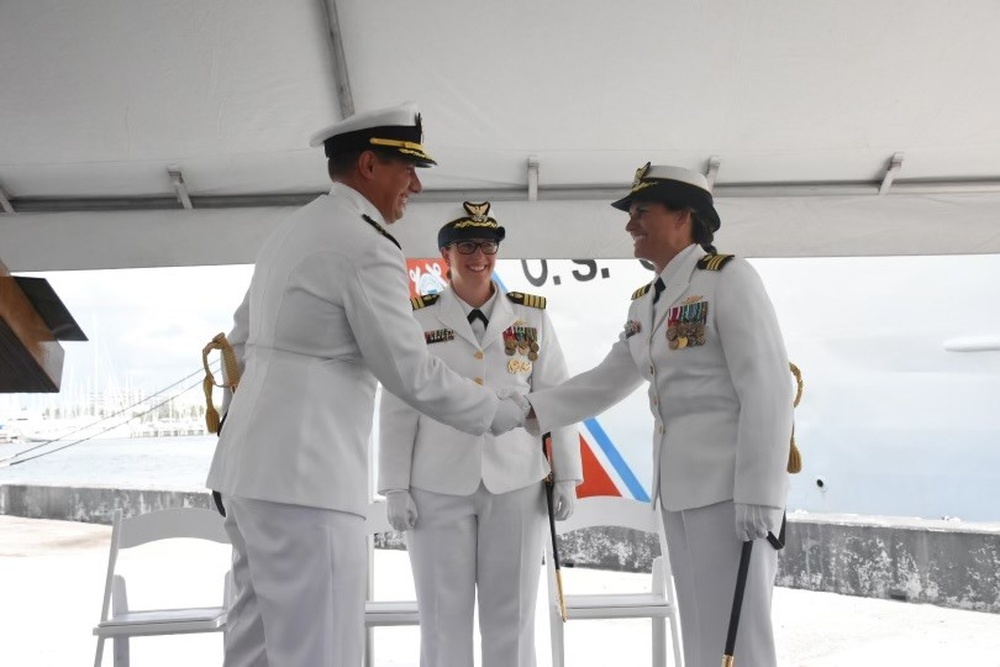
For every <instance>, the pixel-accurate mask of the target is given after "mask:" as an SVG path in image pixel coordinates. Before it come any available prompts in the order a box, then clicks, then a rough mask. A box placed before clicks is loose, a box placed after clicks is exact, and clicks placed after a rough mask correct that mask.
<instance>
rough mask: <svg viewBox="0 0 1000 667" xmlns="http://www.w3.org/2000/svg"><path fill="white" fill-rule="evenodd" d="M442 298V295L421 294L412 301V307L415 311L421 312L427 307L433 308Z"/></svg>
mask: <svg viewBox="0 0 1000 667" xmlns="http://www.w3.org/2000/svg"><path fill="white" fill-rule="evenodd" d="M440 297H441V295H440V294H421V295H420V296H415V297H413V298H412V299H410V305H411V306H413V310H420V309H421V308H424V307H426V306H433V305H434V304H435V303H437V300H438V299H439V298H440Z"/></svg>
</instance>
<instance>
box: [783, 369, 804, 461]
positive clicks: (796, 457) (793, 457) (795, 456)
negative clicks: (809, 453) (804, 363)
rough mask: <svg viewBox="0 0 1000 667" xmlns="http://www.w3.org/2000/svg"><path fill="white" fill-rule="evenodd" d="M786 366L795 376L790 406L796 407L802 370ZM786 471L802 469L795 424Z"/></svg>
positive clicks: (799, 396) (800, 393)
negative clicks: (792, 398) (796, 441)
mask: <svg viewBox="0 0 1000 667" xmlns="http://www.w3.org/2000/svg"><path fill="white" fill-rule="evenodd" d="M788 368H789V369H790V370H791V371H792V375H794V376H795V400H794V401H792V408H793V409H794V408H796V407H798V405H799V401H801V400H802V389H803V388H804V387H805V384H803V382H802V371H800V370H799V367H798V366H796V365H795V364H793V363H792V362H790V361H789V362H788ZM787 470H788V472H790V473H791V474H793V475H794V474H795V473H797V472H801V471H802V454H800V453H799V448H798V447H796V446H795V424H792V442H791V444H790V446H789V449H788V468H787Z"/></svg>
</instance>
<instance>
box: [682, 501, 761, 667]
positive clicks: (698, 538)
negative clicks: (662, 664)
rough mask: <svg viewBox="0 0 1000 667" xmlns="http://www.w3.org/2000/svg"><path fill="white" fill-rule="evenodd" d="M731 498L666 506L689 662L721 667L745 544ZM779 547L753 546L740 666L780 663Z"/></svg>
mask: <svg viewBox="0 0 1000 667" xmlns="http://www.w3.org/2000/svg"><path fill="white" fill-rule="evenodd" d="M735 514H736V511H735V508H734V505H733V501H731V500H728V501H725V502H721V503H715V504H714V505H708V506H706V507H698V508H695V509H690V510H682V511H680V512H668V511H663V524H664V528H665V530H666V536H667V549H668V550H669V551H670V566H671V568H673V571H674V581H675V585H676V587H677V605H678V607H679V611H680V617H681V637H682V640H683V645H684V664H685V667H718V665H719V661H720V660H721V659H722V655H723V652H724V650H725V647H726V633H727V631H728V629H729V614H730V612H731V611H732V608H733V592H734V591H735V589H736V571H737V569H738V567H739V562H740V550H741V548H742V546H743V543H742V542H740V541H739V540H738V539H736V528H735V521H736V516H735ZM777 571H778V552H777V551H775V549H774V548H773V547H772V546H771V545H770V544H769V543H768V542H767V540H757V541H755V542H754V545H753V552H752V555H751V558H750V569H749V571H748V574H747V585H746V590H745V593H744V597H743V607H742V613H741V614H740V624H739V630H738V632H737V635H736V648H735V649H734V656H735V660H736V664H737V665H745V666H746V667H776V665H777V659H776V657H775V651H774V634H773V631H772V628H771V592H772V589H773V587H774V578H775V575H776V574H777Z"/></svg>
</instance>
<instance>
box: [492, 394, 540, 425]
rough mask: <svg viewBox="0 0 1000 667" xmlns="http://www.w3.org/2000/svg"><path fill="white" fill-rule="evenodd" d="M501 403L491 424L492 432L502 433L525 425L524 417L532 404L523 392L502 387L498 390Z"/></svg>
mask: <svg viewBox="0 0 1000 667" xmlns="http://www.w3.org/2000/svg"><path fill="white" fill-rule="evenodd" d="M497 397H498V398H499V399H500V405H499V406H498V407H497V411H496V414H495V415H493V423H492V424H491V425H490V433H492V434H493V435H500V434H502V433H506V432H507V431H510V430H511V429H515V428H517V427H519V426H524V419H525V417H527V416H528V411H530V410H531V404H530V403H528V399H526V398H525V397H524V396H522V395H521V394H519V393H517V392H516V391H514V390H512V389H509V388H501V389H499V390H498V391H497Z"/></svg>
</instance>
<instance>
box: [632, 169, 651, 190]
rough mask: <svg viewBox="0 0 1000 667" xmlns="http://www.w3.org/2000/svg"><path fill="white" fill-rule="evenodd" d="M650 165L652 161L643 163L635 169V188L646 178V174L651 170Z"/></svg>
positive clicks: (633, 183) (633, 184) (633, 186)
mask: <svg viewBox="0 0 1000 667" xmlns="http://www.w3.org/2000/svg"><path fill="white" fill-rule="evenodd" d="M650 165H651V163H649V162H647V163H646V164H644V165H642V166H641V167H639V168H638V169H636V170H635V178H634V179H632V189H633V190H634V189H635V188H637V187H639V184H640V183H642V179H644V178H646V174H647V173H648V172H649V167H650Z"/></svg>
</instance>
